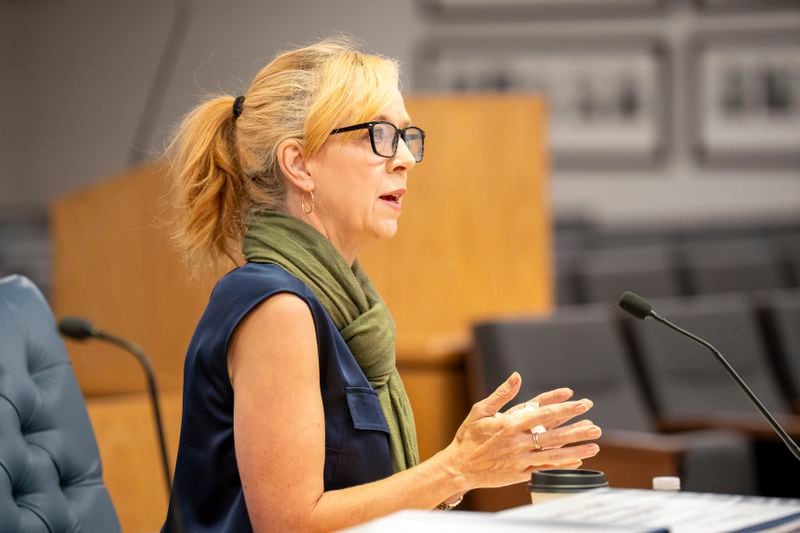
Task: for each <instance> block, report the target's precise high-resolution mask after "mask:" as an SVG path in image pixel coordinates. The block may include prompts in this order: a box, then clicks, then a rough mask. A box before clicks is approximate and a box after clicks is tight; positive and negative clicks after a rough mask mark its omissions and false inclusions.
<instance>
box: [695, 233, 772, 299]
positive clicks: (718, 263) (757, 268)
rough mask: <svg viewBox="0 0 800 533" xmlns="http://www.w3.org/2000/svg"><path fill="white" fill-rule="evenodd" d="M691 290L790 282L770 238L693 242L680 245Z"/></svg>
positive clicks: (702, 291)
mask: <svg viewBox="0 0 800 533" xmlns="http://www.w3.org/2000/svg"><path fill="white" fill-rule="evenodd" d="M680 250H681V251H680V257H681V263H682V267H683V269H685V273H686V280H687V284H688V290H689V291H690V292H691V294H717V293H725V292H740V291H755V290H762V289H774V288H782V287H785V286H786V285H787V281H786V280H785V279H784V276H783V272H782V269H781V267H780V261H779V259H778V258H777V257H775V254H774V251H773V249H772V246H770V243H769V241H768V240H767V239H730V240H727V239H726V240H713V241H707V242H690V243H686V244H684V245H683V246H682V247H681V249H680Z"/></svg>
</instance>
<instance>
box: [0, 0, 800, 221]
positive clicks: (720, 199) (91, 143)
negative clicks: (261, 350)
mask: <svg viewBox="0 0 800 533" xmlns="http://www.w3.org/2000/svg"><path fill="white" fill-rule="evenodd" d="M192 5H193V8H192V10H193V11H192V15H191V21H190V26H189V31H188V34H187V38H186V41H185V42H184V45H183V48H182V50H181V55H180V59H179V62H178V66H177V69H176V71H175V73H174V74H173V77H172V80H171V84H170V87H169V90H168V92H167V96H166V100H165V102H164V105H163V107H162V108H161V113H160V115H159V117H158V121H157V131H156V135H155V136H154V142H153V144H152V145H151V146H145V147H139V148H141V149H143V150H146V151H147V150H149V151H157V150H158V149H159V148H160V147H162V146H163V142H164V139H165V138H166V137H167V135H168V133H169V130H170V127H171V126H172V125H174V124H175V122H176V121H177V120H178V118H179V117H180V116H181V115H182V114H183V113H185V112H186V111H187V110H188V109H189V107H190V106H191V105H192V104H193V103H195V102H196V101H197V100H198V98H199V97H201V96H202V95H203V94H204V93H207V92H213V91H219V90H223V91H230V92H231V93H237V92H239V91H240V90H241V88H242V87H244V86H245V85H246V83H247V82H248V81H249V79H250V78H251V77H252V75H253V74H254V73H255V72H256V71H257V69H258V68H259V67H260V66H262V65H263V64H264V63H265V62H266V61H267V60H269V59H270V58H271V57H272V56H273V55H274V53H275V52H276V51H278V50H279V49H280V48H281V47H283V46H285V45H287V44H290V43H294V44H302V43H305V42H308V41H309V40H312V39H313V38H315V37H322V36H325V35H328V34H329V33H331V32H333V31H335V30H342V31H347V32H352V33H354V34H356V35H358V36H359V37H361V38H362V39H363V40H364V41H365V42H366V43H367V46H368V49H370V50H374V51H377V52H380V53H384V54H387V55H390V56H393V57H397V58H398V59H400V60H401V61H402V62H404V63H406V64H408V63H410V62H411V60H412V58H413V56H414V49H415V45H416V43H417V40H418V39H419V38H420V37H422V36H423V35H426V34H427V32H430V31H434V30H433V26H431V25H430V24H429V23H427V22H426V21H425V20H424V19H423V18H422V15H421V14H420V13H418V12H417V10H416V9H415V4H414V2H412V1H399V0H394V1H388V0H372V1H370V0H336V1H320V0H293V1H288V2H286V1H284V2H276V1H271V2H270V1H264V0H229V1H226V2H220V1H212V0H195V1H194V2H193V3H192ZM172 14H173V6H172V4H171V3H169V2H164V1H163V0H137V1H136V2H121V1H108V0H106V1H102V0H60V1H56V0H28V1H24V2H23V1H10V0H5V1H4V0H0V34H1V35H2V36H3V37H2V38H3V39H4V40H5V42H7V43H8V44H7V45H5V46H2V47H1V48H2V49H0V73H1V74H2V75H0V102H2V103H0V106H1V107H0V124H2V126H0V127H1V128H2V129H0V164H1V165H2V167H1V168H2V170H1V171H0V211H8V210H9V209H12V208H16V209H37V208H38V209H41V208H43V207H45V206H46V205H47V203H48V202H49V201H51V200H53V199H54V198H57V197H58V196H60V195H62V194H64V193H67V192H70V191H72V190H75V189H77V188H80V187H83V186H86V185H87V184H90V183H94V182H96V181H97V180H100V179H103V178H105V177H108V176H112V175H114V174H115V173H118V172H122V171H123V170H124V169H125V168H126V166H127V161H128V153H129V150H130V147H131V142H132V139H133V135H134V131H135V128H136V125H137V121H138V119H139V115H140V113H141V111H142V109H143V106H144V102H145V98H146V95H147V92H148V90H149V87H150V83H151V81H152V77H153V74H154V72H155V69H156V65H157V62H158V58H159V54H160V52H161V47H162V46H163V44H164V42H165V39H166V35H167V31H168V29H169V26H170V22H171V17H172ZM779 17H780V18H782V19H783V18H785V17H784V16H782V15H780V16H779ZM588 22H590V21H587V22H586V23H588ZM798 22H800V15H797V14H795V15H794V18H793V19H791V18H790V20H788V23H798ZM614 24H616V27H617V28H619V29H620V30H622V29H623V28H627V27H629V26H631V25H632V24H633V25H635V26H637V28H636V29H637V30H641V29H643V28H644V29H646V24H645V25H644V26H643V25H641V24H639V23H638V22H635V21H634V22H631V21H630V20H625V21H618V22H616V23H614V22H612V23H611V26H610V27H611V29H612V30H614V28H615V26H614ZM651 24H652V23H651ZM720 24H722V25H724V24H726V22H725V20H723V21H722V22H721V23H720ZM547 25H549V26H552V24H551V23H548V24H547ZM579 25H580V23H579ZM656 25H657V22H656ZM517 26H519V25H517ZM498 31H504V29H503V28H502V27H501V28H500V29H499V30H498ZM614 31H616V30H614ZM681 31H682V30H681V29H680V26H678V28H677V29H676V30H675V32H674V33H675V35H673V36H672V38H675V39H680V38H682V37H681V35H680V33H681ZM406 73H407V75H408V76H409V77H410V76H411V75H412V74H413V69H412V68H410V65H409V68H407V70H406ZM413 83H414V80H413V79H410V80H409V83H408V85H409V86H412V85H413ZM675 91H676V95H675V97H676V99H677V102H678V105H680V102H681V98H685V95H682V94H680V88H679V87H678V86H677V85H676V87H675ZM674 135H680V131H678V130H676V132H675V133H674ZM687 157H688V156H687V155H686V154H678V157H676V158H675V160H674V161H672V162H671V163H670V164H669V165H667V167H666V168H665V169H663V170H659V171H656V172H650V173H616V174H610V175H604V174H600V173H593V174H586V173H584V174H578V173H572V174H563V173H562V174H559V175H558V176H557V177H556V179H554V180H553V185H552V198H553V203H554V206H555V208H556V209H557V210H560V211H571V212H572V211H582V212H586V213H590V214H594V215H596V216H598V218H600V219H602V220H605V221H608V222H612V223H613V222H622V221H629V220H639V219H644V218H646V217H651V216H654V217H656V218H658V219H684V218H686V217H690V218H698V217H707V218H718V217H730V216H736V217H742V216H755V217H758V216H764V215H770V214H785V213H788V212H800V172H796V171H784V172H775V171H772V172H752V171H751V172H738V173H736V172H706V171H704V172H702V173H699V172H698V171H697V170H696V169H694V168H693V167H692V166H691V165H690V164H689V163H688V159H687Z"/></svg>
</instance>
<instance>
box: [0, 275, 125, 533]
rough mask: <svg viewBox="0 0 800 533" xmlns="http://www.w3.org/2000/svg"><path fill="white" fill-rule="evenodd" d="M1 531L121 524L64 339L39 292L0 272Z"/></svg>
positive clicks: (108, 528) (57, 532)
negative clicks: (105, 484)
mask: <svg viewBox="0 0 800 533" xmlns="http://www.w3.org/2000/svg"><path fill="white" fill-rule="evenodd" d="M0 339H2V342H0V531H4V532H5V531H9V532H11V531H20V532H26V533H35V532H42V533H67V532H77V531H102V532H108V533H114V532H118V531H120V525H119V522H118V520H117V515H116V513H115V511H114V507H113V506H112V503H111V499H110V498H109V495H108V492H107V491H106V488H105V486H104V485H103V477H102V469H101V465H100V457H99V454H98V450H97V443H96V442H95V439H94V433H93V431H92V426H91V423H90V422H89V417H88V415H87V413H86V407H85V405H84V403H83V397H82V396H81V392H80V389H79V388H78V384H77V382H76V380H75V376H74V374H73V372H72V367H71V365H70V362H69V359H68V358H67V352H66V349H65V348H64V344H63V342H62V341H61V339H60V337H59V336H58V332H57V331H56V325H55V321H54V319H53V315H52V314H51V312H50V309H49V308H48V306H47V303H46V302H45V300H44V298H43V296H42V294H41V293H40V292H39V290H38V289H37V288H36V287H35V286H34V285H33V284H32V283H31V282H30V281H29V280H28V279H27V278H24V277H22V276H18V275H13V276H8V277H5V278H2V279H0Z"/></svg>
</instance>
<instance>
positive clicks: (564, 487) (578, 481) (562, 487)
mask: <svg viewBox="0 0 800 533" xmlns="http://www.w3.org/2000/svg"><path fill="white" fill-rule="evenodd" d="M601 487H608V480H607V479H606V475H605V474H604V473H603V472H600V471H599V470H585V469H551V470H538V471H536V472H534V473H533V474H531V480H530V482H529V483H528V492H530V493H531V501H532V503H542V502H546V501H550V500H555V499H558V498H563V497H564V496H569V495H570V494H576V493H578V492H583V491H585V490H590V489H597V488H601Z"/></svg>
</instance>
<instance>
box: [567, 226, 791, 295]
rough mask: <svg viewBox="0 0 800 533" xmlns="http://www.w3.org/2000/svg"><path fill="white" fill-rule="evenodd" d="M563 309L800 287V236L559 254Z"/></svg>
mask: <svg viewBox="0 0 800 533" xmlns="http://www.w3.org/2000/svg"><path fill="white" fill-rule="evenodd" d="M555 262H556V268H555V278H556V279H555V287H556V296H557V301H558V303H559V305H570V304H576V303H591V302H606V303H610V302H613V301H614V300H615V299H616V298H617V297H618V295H619V294H620V293H621V292H622V291H624V290H632V291H634V292H637V293H639V294H641V295H643V296H645V297H647V298H659V297H676V296H688V295H701V294H718V293H725V292H737V291H753V290H761V289H776V288H791V287H800V233H798V234H786V235H779V236H773V237H771V238H754V237H750V238H737V239H727V238H726V239H720V240H707V241H706V240H701V241H691V242H682V243H676V242H673V243H664V242H662V243H654V244H646V245H645V244H642V245H635V246H624V247H606V248H599V249H590V250H571V251H564V250H562V251H561V252H558V253H557V254H556V258H555Z"/></svg>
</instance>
